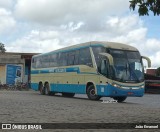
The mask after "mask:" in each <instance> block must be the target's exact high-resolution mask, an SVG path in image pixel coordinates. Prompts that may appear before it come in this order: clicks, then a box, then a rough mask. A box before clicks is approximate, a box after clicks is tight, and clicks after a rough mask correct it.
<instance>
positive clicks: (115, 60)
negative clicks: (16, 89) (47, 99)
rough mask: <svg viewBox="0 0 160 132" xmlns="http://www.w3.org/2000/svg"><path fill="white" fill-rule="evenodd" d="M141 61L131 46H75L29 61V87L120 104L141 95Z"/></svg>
mask: <svg viewBox="0 0 160 132" xmlns="http://www.w3.org/2000/svg"><path fill="white" fill-rule="evenodd" d="M143 59H145V60H146V62H148V67H150V66H151V61H150V59H149V58H148V57H145V56H141V55H140V53H139V51H138V50H137V49H136V48H135V47H132V46H129V45H126V44H121V43H115V42H103V41H91V42H86V43H82V44H77V45H73V46H69V47H65V48H62V49H58V50H55V51H51V52H48V53H43V54H38V55H35V56H33V57H32V60H31V87H32V89H34V90H36V91H40V94H42V95H54V94H55V93H62V96H66V97H73V96H74V95H75V94H87V96H88V98H89V99H90V100H99V99H100V98H101V97H111V98H113V99H114V100H117V101H118V102H123V101H124V100H125V99H126V98H127V97H142V96H143V95H144V91H145V90H144V89H145V82H144V67H143V61H142V60H143Z"/></svg>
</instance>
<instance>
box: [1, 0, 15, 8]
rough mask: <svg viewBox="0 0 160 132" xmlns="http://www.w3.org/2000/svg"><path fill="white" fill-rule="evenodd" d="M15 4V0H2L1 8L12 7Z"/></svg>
mask: <svg viewBox="0 0 160 132" xmlns="http://www.w3.org/2000/svg"><path fill="white" fill-rule="evenodd" d="M13 4H14V1H13V0H0V8H7V9H9V8H11V7H12V6H13Z"/></svg>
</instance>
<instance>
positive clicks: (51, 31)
mask: <svg viewBox="0 0 160 132" xmlns="http://www.w3.org/2000/svg"><path fill="white" fill-rule="evenodd" d="M8 1H9V0H8ZM3 5H4V4H3ZM10 5H11V4H8V7H9V6H10ZM13 5H14V6H13ZM12 6H13V7H12V9H13V10H10V11H9V10H8V9H7V4H6V6H5V7H6V8H3V9H2V8H0V9H1V10H0V16H1V17H0V20H1V21H0V34H2V31H4V29H9V30H5V32H6V31H7V32H8V31H10V30H11V29H13V28H14V27H15V26H17V27H18V28H17V32H16V35H14V34H12V35H13V37H12V40H13V41H12V42H11V41H10V42H9V43H8V44H7V46H6V48H7V51H15V52H36V53H43V52H48V51H52V50H55V49H58V48H61V47H65V46H69V45H73V44H78V43H83V42H87V41H95V40H96V41H113V42H121V43H126V44H129V45H132V46H134V47H136V48H138V50H139V51H140V52H141V54H142V55H146V56H149V57H150V58H151V59H152V64H153V65H154V66H158V65H160V63H159V62H158V60H156V61H154V60H153V59H154V58H155V59H158V55H159V51H158V49H159V45H160V40H159V39H155V38H148V37H147V36H148V31H149V29H148V28H147V27H146V26H145V24H144V21H142V19H143V18H141V17H139V16H138V15H134V14H128V13H127V12H128V10H129V9H128V7H129V2H128V1H127V0H126V1H124V0H118V1H114V2H113V1H110V0H84V1H82V0H34V1H33V0H16V1H15V3H14V4H13V3H12ZM0 7H1V4H0ZM12 11H13V12H12ZM2 14H3V15H2ZM17 23H18V24H17ZM16 24H17V25H16ZM23 25H24V26H23ZM153 45H154V46H153Z"/></svg>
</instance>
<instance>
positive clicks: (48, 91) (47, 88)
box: [44, 83, 54, 95]
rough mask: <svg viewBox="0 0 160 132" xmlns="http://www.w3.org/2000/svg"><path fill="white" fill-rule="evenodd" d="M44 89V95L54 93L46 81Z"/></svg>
mask: <svg viewBox="0 0 160 132" xmlns="http://www.w3.org/2000/svg"><path fill="white" fill-rule="evenodd" d="M44 89H45V94H46V95H54V93H53V92H51V91H50V89H49V84H48V83H46V84H45V86H44Z"/></svg>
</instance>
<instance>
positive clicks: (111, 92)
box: [31, 83, 144, 97]
mask: <svg viewBox="0 0 160 132" xmlns="http://www.w3.org/2000/svg"><path fill="white" fill-rule="evenodd" d="M31 87H32V89H34V90H36V91H37V90H38V84H37V83H31ZM50 88H51V91H52V92H57V93H61V92H68V93H77V94H86V85H85V84H79V85H78V84H50ZM96 88H97V95H99V96H102V97H116V96H131V97H134V96H136V97H142V96H143V95H144V89H142V88H141V89H134V90H130V89H127V90H126V89H119V88H115V87H113V86H112V85H96ZM128 93H133V94H128Z"/></svg>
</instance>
